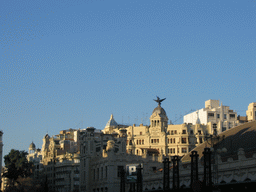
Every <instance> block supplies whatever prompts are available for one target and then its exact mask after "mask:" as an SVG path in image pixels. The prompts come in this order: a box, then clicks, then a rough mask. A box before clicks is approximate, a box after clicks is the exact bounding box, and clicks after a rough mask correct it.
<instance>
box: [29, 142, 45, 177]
mask: <svg viewBox="0 0 256 192" xmlns="http://www.w3.org/2000/svg"><path fill="white" fill-rule="evenodd" d="M27 160H28V161H29V162H32V163H33V164H34V170H33V171H34V173H33V176H34V177H35V178H36V179H38V178H39V177H40V174H41V173H42V172H43V170H44V167H43V159H42V153H41V149H39V148H38V149H36V145H35V144H34V143H33V142H32V143H31V144H30V145H29V148H28V155H27Z"/></svg>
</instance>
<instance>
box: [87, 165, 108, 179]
mask: <svg viewBox="0 0 256 192" xmlns="http://www.w3.org/2000/svg"><path fill="white" fill-rule="evenodd" d="M103 174H104V171H103V167H101V168H97V169H93V180H99V179H103ZM107 175H108V167H107V166H105V178H107ZM84 176H85V175H84Z"/></svg>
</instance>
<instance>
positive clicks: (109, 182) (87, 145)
mask: <svg viewBox="0 0 256 192" xmlns="http://www.w3.org/2000/svg"><path fill="white" fill-rule="evenodd" d="M126 132H127V130H126V129H124V128H121V129H119V131H118V133H117V132H113V133H111V134H103V133H101V134H100V135H96V134H95V132H94V128H93V127H89V128H87V129H86V130H85V131H83V132H81V136H80V148H81V154H80V155H81V156H80V157H81V164H80V171H81V172H80V173H81V174H80V176H81V177H80V191H81V192H84V191H86V192H112V191H119V189H120V175H119V173H120V172H119V171H120V169H123V168H125V166H126V165H128V164H142V165H143V169H145V172H143V174H145V175H149V174H150V173H151V174H152V173H153V172H154V171H156V170H157V168H161V162H162V161H163V154H161V153H160V154H159V153H158V151H156V150H155V151H154V150H153V151H150V150H144V151H143V153H142V154H141V155H140V156H137V155H135V154H132V153H131V152H130V153H127V152H126V151H127V149H126V142H127V134H126ZM128 189H129V186H128V185H126V191H128Z"/></svg>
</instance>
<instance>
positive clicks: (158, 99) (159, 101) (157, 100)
mask: <svg viewBox="0 0 256 192" xmlns="http://www.w3.org/2000/svg"><path fill="white" fill-rule="evenodd" d="M156 98H157V99H156V100H155V99H153V100H154V101H155V102H157V103H158V105H159V106H161V103H162V102H163V101H164V100H165V99H166V98H164V99H160V98H159V97H158V96H156Z"/></svg>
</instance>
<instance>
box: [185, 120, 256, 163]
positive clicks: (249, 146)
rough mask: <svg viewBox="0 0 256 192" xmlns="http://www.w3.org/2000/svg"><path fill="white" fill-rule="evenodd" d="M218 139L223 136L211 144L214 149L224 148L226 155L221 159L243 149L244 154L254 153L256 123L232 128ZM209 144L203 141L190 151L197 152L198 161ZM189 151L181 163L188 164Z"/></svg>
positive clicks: (223, 154)
mask: <svg viewBox="0 0 256 192" xmlns="http://www.w3.org/2000/svg"><path fill="white" fill-rule="evenodd" d="M219 136H220V137H222V136H224V139H220V140H219V141H216V142H213V143H214V146H213V147H214V149H215V150H216V149H222V148H226V149H227V152H226V153H221V154H220V155H221V157H222V158H224V157H228V156H232V155H235V154H237V152H238V149H239V148H243V149H244V151H245V153H248V152H251V151H256V121H251V122H248V123H244V124H242V125H239V126H236V127H234V128H231V129H228V130H226V131H224V132H222V133H221V134H219ZM208 141H209V140H208ZM210 143H211V142H209V143H208V142H207V141H205V142H204V143H202V144H201V145H199V146H197V147H196V148H194V149H193V150H192V151H197V153H198V155H199V159H201V158H202V157H203V154H202V153H203V151H204V148H205V147H211V145H210ZM190 155H191V151H190V152H189V153H188V154H186V155H185V156H184V157H183V158H182V159H181V161H182V162H188V161H190V160H191V157H190Z"/></svg>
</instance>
